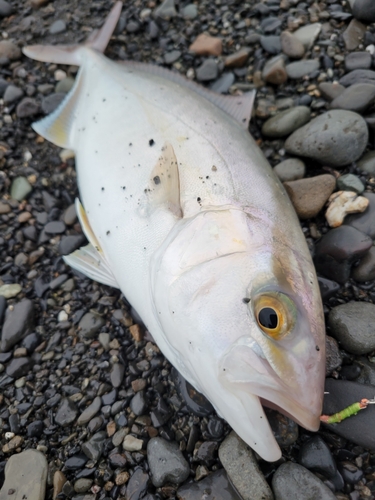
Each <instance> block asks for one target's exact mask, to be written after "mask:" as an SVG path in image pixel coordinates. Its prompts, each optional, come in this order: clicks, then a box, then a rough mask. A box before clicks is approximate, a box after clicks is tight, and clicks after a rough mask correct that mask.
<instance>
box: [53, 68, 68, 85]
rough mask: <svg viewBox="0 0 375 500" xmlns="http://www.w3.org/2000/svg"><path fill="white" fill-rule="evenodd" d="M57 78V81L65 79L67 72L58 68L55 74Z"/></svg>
mask: <svg viewBox="0 0 375 500" xmlns="http://www.w3.org/2000/svg"><path fill="white" fill-rule="evenodd" d="M54 77H55V80H56V81H57V82H59V81H61V80H64V78H66V73H65V71H63V70H62V69H57V70H56V71H55V74H54Z"/></svg>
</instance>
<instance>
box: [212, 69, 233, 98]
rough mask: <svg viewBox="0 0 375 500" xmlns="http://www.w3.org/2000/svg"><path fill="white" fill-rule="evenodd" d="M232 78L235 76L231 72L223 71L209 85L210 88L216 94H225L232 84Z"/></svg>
mask: <svg viewBox="0 0 375 500" xmlns="http://www.w3.org/2000/svg"><path fill="white" fill-rule="evenodd" d="M234 80H235V76H234V74H233V73H229V72H225V73H223V74H222V75H221V76H220V78H218V79H217V80H216V81H215V82H213V83H212V84H211V85H210V89H211V90H213V91H214V92H217V93H218V94H226V93H227V92H228V91H229V89H230V87H231V86H232V85H233V83H234Z"/></svg>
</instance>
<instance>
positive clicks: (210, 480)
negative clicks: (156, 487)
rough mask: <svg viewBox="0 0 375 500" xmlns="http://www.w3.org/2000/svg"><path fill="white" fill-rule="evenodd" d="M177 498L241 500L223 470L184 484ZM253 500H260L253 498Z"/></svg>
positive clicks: (180, 499) (184, 499)
mask: <svg viewBox="0 0 375 500" xmlns="http://www.w3.org/2000/svg"><path fill="white" fill-rule="evenodd" d="M146 498H147V497H146ZM177 498H178V499H179V500H203V499H204V500H242V498H241V497H240V496H239V495H238V493H237V492H236V491H235V489H234V488H233V486H232V485H231V483H230V481H229V479H228V477H227V474H226V472H225V470H224V469H220V470H217V471H215V472H212V473H211V474H209V475H208V476H207V477H205V478H204V479H201V480H200V481H198V482H195V481H194V482H188V483H186V484H184V485H183V486H181V488H179V489H178V491H177ZM145 500H146V499H145ZM147 500H148V499H147ZM150 500H151V499H150ZM254 500H260V499H258V498H257V499H255V498H254Z"/></svg>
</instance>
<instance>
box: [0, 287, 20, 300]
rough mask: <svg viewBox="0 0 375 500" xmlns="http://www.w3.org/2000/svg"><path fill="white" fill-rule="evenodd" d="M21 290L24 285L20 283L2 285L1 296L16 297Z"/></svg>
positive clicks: (6, 297) (0, 288)
mask: <svg viewBox="0 0 375 500" xmlns="http://www.w3.org/2000/svg"><path fill="white" fill-rule="evenodd" d="M21 290H22V287H21V285H19V284H18V283H13V284H11V285H2V286H0V297H4V298H5V299H12V298H13V297H16V296H17V295H18V294H19V293H20V291H21Z"/></svg>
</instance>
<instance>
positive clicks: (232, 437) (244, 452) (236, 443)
mask: <svg viewBox="0 0 375 500" xmlns="http://www.w3.org/2000/svg"><path fill="white" fill-rule="evenodd" d="M219 458H220V461H221V463H222V464H223V467H224V469H225V470H226V471H227V474H228V476H229V478H230V480H231V481H232V484H233V486H234V487H235V488H236V490H237V491H238V493H239V494H240V495H241V496H242V498H243V500H253V499H254V498H262V499H264V500H271V499H272V498H273V495H272V491H271V488H270V487H269V486H268V483H267V481H266V479H265V477H264V476H263V474H262V472H261V470H260V469H259V466H258V462H257V460H256V458H255V456H254V453H253V452H252V451H251V449H250V447H249V446H248V445H247V444H246V443H244V441H242V439H241V438H240V437H239V436H238V435H237V434H236V433H235V432H234V431H232V432H231V433H230V434H229V435H228V436H227V437H226V438H225V440H224V441H223V442H222V443H221V445H220V448H219Z"/></svg>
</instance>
